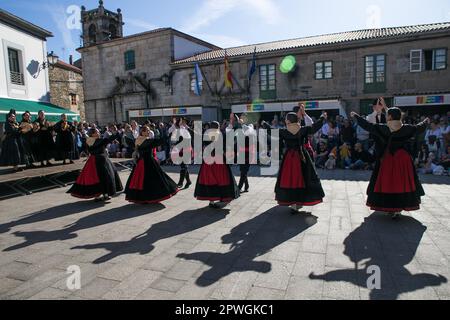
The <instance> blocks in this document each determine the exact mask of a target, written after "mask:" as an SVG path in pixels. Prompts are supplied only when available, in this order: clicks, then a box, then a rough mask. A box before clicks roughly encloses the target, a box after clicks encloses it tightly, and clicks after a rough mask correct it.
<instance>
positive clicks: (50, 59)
mask: <svg viewBox="0 0 450 320" xmlns="http://www.w3.org/2000/svg"><path fill="white" fill-rule="evenodd" d="M58 59H59V57H58V56H57V55H56V54H55V53H54V52H53V51H52V52H50V53H49V54H48V55H47V61H44V62H42V64H39V66H38V70H37V71H36V73H35V74H34V75H33V78H35V79H37V78H38V77H39V74H40V73H41V71H42V70H45V69H48V68H53V66H54V65H55V64H57V63H58Z"/></svg>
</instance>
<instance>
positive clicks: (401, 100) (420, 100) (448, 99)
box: [394, 94, 450, 107]
mask: <svg viewBox="0 0 450 320" xmlns="http://www.w3.org/2000/svg"><path fill="white" fill-rule="evenodd" d="M446 104H450V94H440V95H426V96H401V97H394V105H395V106H396V107H413V106H439V105H446Z"/></svg>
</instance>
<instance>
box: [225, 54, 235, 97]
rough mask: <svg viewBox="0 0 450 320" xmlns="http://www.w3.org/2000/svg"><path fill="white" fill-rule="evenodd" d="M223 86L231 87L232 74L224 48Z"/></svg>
mask: <svg viewBox="0 0 450 320" xmlns="http://www.w3.org/2000/svg"><path fill="white" fill-rule="evenodd" d="M225 87H227V88H229V89H233V75H232V74H231V70H230V63H229V62H228V56H227V51H226V50H225Z"/></svg>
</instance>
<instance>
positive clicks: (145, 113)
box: [128, 107, 203, 118]
mask: <svg viewBox="0 0 450 320" xmlns="http://www.w3.org/2000/svg"><path fill="white" fill-rule="evenodd" d="M202 112H203V108H202V107H191V108H183V107H182V108H165V109H142V110H130V111H129V112H128V114H129V116H130V118H149V117H163V116H165V117H173V116H184V115H186V116H187V115H202Z"/></svg>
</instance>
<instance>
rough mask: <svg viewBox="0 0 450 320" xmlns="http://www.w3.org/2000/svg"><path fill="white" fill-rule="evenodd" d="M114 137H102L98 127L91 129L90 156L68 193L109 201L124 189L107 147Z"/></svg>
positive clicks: (79, 196)
mask: <svg viewBox="0 0 450 320" xmlns="http://www.w3.org/2000/svg"><path fill="white" fill-rule="evenodd" d="M114 139H115V137H111V138H103V139H102V138H100V132H99V131H98V130H97V129H91V130H90V131H89V138H88V139H87V140H86V143H87V146H88V151H89V154H90V155H89V158H88V160H87V162H86V165H85V166H84V168H83V170H82V171H81V173H80V175H79V176H78V179H77V181H76V182H75V184H74V185H73V186H72V188H70V190H69V191H68V192H67V193H69V194H71V195H72V196H74V197H76V198H81V199H93V198H95V200H96V201H108V200H110V199H111V198H110V197H112V196H114V195H115V194H116V193H117V192H120V191H122V190H123V186H122V182H121V181H120V177H119V175H118V173H117V171H116V169H115V167H114V164H113V163H112V162H111V160H109V158H108V155H107V152H106V147H107V146H108V144H110V143H111V142H112V141H113V140H114Z"/></svg>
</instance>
